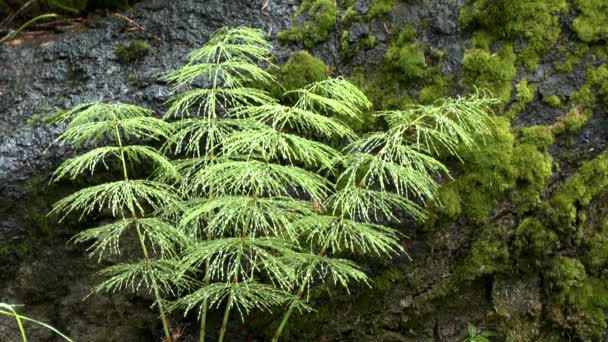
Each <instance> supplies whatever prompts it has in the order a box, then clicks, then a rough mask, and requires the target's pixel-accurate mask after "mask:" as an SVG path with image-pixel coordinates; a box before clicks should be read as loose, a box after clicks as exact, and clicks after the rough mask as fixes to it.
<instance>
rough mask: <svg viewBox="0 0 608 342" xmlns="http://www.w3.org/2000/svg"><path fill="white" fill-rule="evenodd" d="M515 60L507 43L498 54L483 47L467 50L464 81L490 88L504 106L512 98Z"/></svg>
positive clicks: (464, 60) (511, 48) (464, 62)
mask: <svg viewBox="0 0 608 342" xmlns="http://www.w3.org/2000/svg"><path fill="white" fill-rule="evenodd" d="M514 62H515V53H514V52H513V47H512V46H511V45H505V46H504V47H502V48H501V49H500V50H499V51H498V53H496V54H490V52H489V51H487V50H482V49H470V50H467V51H466V52H465V54H464V58H463V61H462V64H463V81H464V82H465V83H466V84H468V85H471V86H476V87H479V88H486V89H488V90H489V91H491V92H492V94H493V95H494V96H495V97H496V98H498V99H500V100H501V102H502V105H503V106H504V105H506V104H507V103H508V102H509V100H510V99H511V82H512V81H513V78H514V77H515V73H516V72H517V70H516V69H515V66H514Z"/></svg>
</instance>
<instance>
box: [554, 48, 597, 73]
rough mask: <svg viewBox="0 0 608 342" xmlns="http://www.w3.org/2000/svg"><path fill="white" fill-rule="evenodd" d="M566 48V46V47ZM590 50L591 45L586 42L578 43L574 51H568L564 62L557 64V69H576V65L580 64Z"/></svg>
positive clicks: (563, 70)
mask: <svg viewBox="0 0 608 342" xmlns="http://www.w3.org/2000/svg"><path fill="white" fill-rule="evenodd" d="M564 49H565V48H564ZM588 52H589V46H588V45H586V44H579V45H577V46H576V47H575V48H574V49H572V51H567V52H566V53H565V54H566V59H565V60H564V61H563V62H559V63H557V65H555V71H559V72H567V73H570V72H572V71H574V67H575V66H576V65H578V64H579V63H580V62H581V61H582V60H583V57H584V56H585V55H586V54H587V53H588Z"/></svg>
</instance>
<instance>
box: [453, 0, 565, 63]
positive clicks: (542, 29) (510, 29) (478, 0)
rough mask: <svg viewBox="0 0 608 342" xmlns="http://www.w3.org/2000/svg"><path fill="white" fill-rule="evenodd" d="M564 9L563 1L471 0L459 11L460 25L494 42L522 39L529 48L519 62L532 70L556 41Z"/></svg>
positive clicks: (523, 52) (521, 55)
mask: <svg viewBox="0 0 608 342" xmlns="http://www.w3.org/2000/svg"><path fill="white" fill-rule="evenodd" d="M567 9H568V3H567V1H565V0H474V1H469V2H468V3H467V4H466V5H465V6H463V7H462V8H461V12H460V21H461V23H462V24H463V25H464V26H465V27H468V28H472V29H479V30H483V31H487V32H488V33H489V34H490V35H491V36H493V37H496V39H504V40H508V41H513V40H515V39H517V38H525V39H526V40H527V42H528V44H527V46H526V47H525V48H524V49H523V50H522V51H521V52H520V54H519V59H520V60H521V61H522V62H523V64H524V65H525V66H526V67H527V68H528V69H529V70H534V69H536V65H537V64H538V62H539V59H540V56H541V55H542V54H543V53H544V52H546V51H547V50H549V49H550V48H551V47H552V46H553V45H554V44H555V42H556V41H557V38H558V37H559V34H560V24H559V14H560V13H564V12H565V11H566V10H567Z"/></svg>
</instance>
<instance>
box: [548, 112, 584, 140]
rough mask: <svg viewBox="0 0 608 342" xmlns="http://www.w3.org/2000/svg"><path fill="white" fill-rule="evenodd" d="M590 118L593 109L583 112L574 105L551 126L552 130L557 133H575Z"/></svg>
mask: <svg viewBox="0 0 608 342" xmlns="http://www.w3.org/2000/svg"><path fill="white" fill-rule="evenodd" d="M590 118H591V111H586V112H584V113H581V112H580V110H579V109H578V108H577V107H573V108H572V109H570V110H569V111H568V112H567V113H566V114H564V115H562V116H561V117H560V118H559V120H558V121H557V122H556V123H554V124H553V125H552V126H551V131H552V132H553V134H555V135H559V134H564V133H566V134H575V133H577V132H578V131H580V130H581V129H582V128H583V127H584V126H585V125H586V124H587V122H588V121H589V119H590Z"/></svg>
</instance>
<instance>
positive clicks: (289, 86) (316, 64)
mask: <svg viewBox="0 0 608 342" xmlns="http://www.w3.org/2000/svg"><path fill="white" fill-rule="evenodd" d="M275 75H276V77H277V81H278V83H280V84H281V85H283V87H285V90H287V91H289V90H294V89H299V88H302V87H304V86H306V85H308V84H311V83H314V82H318V81H323V80H325V79H327V78H328V77H329V75H330V72H329V68H328V67H327V65H325V63H323V61H322V60H320V59H318V58H316V57H314V56H312V55H310V54H309V53H308V52H306V51H297V52H292V53H291V55H290V56H289V60H287V63H285V64H283V65H282V66H281V67H280V68H279V70H278V71H277V72H276V73H275Z"/></svg>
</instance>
